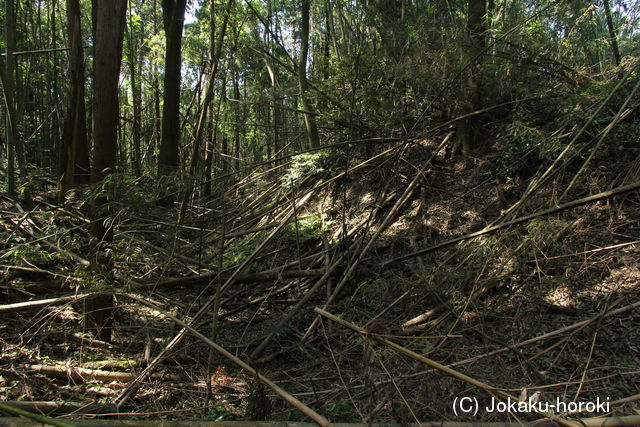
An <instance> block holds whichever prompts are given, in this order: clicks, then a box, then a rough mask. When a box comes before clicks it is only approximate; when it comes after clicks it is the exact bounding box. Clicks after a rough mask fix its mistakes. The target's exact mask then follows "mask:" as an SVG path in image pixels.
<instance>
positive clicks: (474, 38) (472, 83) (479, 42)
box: [454, 0, 487, 156]
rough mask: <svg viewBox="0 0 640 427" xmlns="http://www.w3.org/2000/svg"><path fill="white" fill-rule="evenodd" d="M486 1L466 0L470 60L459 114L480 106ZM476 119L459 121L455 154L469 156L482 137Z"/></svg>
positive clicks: (468, 56) (468, 57)
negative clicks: (467, 0)
mask: <svg viewBox="0 0 640 427" xmlns="http://www.w3.org/2000/svg"><path fill="white" fill-rule="evenodd" d="M486 14H487V3H486V0H469V2H468V13H467V32H468V36H469V49H468V51H467V59H468V61H469V67H468V74H467V84H466V88H465V90H464V93H463V95H462V100H461V104H462V105H461V107H462V108H461V113H462V114H468V113H471V112H472V111H475V110H478V109H480V108H481V107H482V95H483V94H482V85H481V79H482V63H483V52H484V47H485V33H486V30H487V20H486ZM479 131H480V127H479V123H478V118H477V117H471V118H468V119H465V120H461V121H460V122H459V123H458V130H457V136H456V138H457V141H456V147H455V150H454V151H455V152H457V153H460V152H461V153H462V154H463V155H464V156H468V155H470V154H471V153H472V152H473V150H474V146H475V145H477V144H476V143H477V141H478V140H480V139H481V138H482V137H481V135H480V134H479Z"/></svg>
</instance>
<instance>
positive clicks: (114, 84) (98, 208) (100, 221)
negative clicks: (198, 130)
mask: <svg viewBox="0 0 640 427" xmlns="http://www.w3.org/2000/svg"><path fill="white" fill-rule="evenodd" d="M92 6H93V7H92V15H93V34H94V36H93V37H94V53H93V56H94V58H93V61H94V65H93V76H94V78H93V167H92V169H91V181H92V183H93V184H94V185H95V186H96V188H100V187H103V188H106V190H105V189H102V190H101V191H100V192H99V194H98V195H97V196H96V197H95V199H94V201H93V205H92V212H91V216H92V218H91V219H92V229H91V255H92V256H91V263H92V267H93V269H94V271H95V272H96V273H97V274H98V276H99V277H100V276H102V278H103V279H107V280H108V279H109V278H110V276H111V274H112V271H111V270H112V260H111V257H110V255H109V254H110V251H109V246H110V244H111V243H112V242H113V224H112V222H111V218H112V216H113V212H112V201H110V200H109V198H110V196H111V195H110V187H111V185H109V184H110V182H109V177H110V175H111V174H113V173H114V172H115V169H116V157H117V151H118V150H117V147H118V146H117V138H118V120H119V103H118V78H119V76H120V62H121V59H122V43H123V38H124V23H125V11H126V6H127V0H113V1H110V2H105V1H103V0H93V1H92ZM113 303H114V300H113V295H111V294H99V295H95V296H93V297H90V298H87V300H86V302H85V304H84V326H85V328H86V329H87V330H89V331H90V332H92V333H94V335H95V336H96V337H97V338H98V339H100V340H103V341H111V327H112V323H113Z"/></svg>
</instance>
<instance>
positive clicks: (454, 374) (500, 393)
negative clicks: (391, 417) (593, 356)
mask: <svg viewBox="0 0 640 427" xmlns="http://www.w3.org/2000/svg"><path fill="white" fill-rule="evenodd" d="M313 311H315V312H316V313H318V314H319V315H321V316H324V317H326V318H327V319H329V320H331V321H333V322H336V323H338V324H340V325H342V326H344V327H347V328H349V329H351V330H353V331H355V332H358V333H359V334H361V335H363V336H364V337H365V338H367V339H373V340H374V341H376V342H378V343H380V344H383V345H385V346H387V347H389V348H391V349H392V350H394V351H396V352H398V353H400V354H403V355H405V356H407V357H410V358H412V359H414V360H417V361H419V362H421V363H424V364H426V365H428V366H431V367H432V368H435V369H437V370H438V371H441V372H444V373H446V374H448V375H450V376H452V377H454V378H457V379H459V380H461V381H464V382H466V383H468V384H471V385H472V386H474V387H477V388H480V389H482V390H485V391H487V392H488V393H489V394H492V395H495V396H499V397H502V398H504V399H509V400H512V401H518V400H519V399H518V398H517V397H516V396H512V395H510V394H509V393H507V392H505V391H502V390H500V389H498V388H496V387H493V386H491V385H489V384H486V383H483V382H481V381H478V380H476V379H475V378H472V377H470V376H468V375H465V374H463V373H461V372H458V371H456V370H454V369H451V368H450V367H448V366H445V365H443V364H441V363H438V362H436V361H435V360H432V359H429V358H427V357H424V356H422V355H420V354H418V353H415V352H413V351H411V350H409V349H408V348H406V347H402V346H401V345H399V344H396V343H394V342H393V341H389V340H387V339H385V338H382V337H380V336H378V335H376V334H370V333H368V332H367V331H366V330H365V329H363V328H361V327H359V326H357V325H354V324H353V323H350V322H348V321H346V320H344V319H341V318H339V317H337V316H334V315H333V314H331V313H329V312H328V311H325V310H323V309H321V308H319V307H316V308H314V309H313ZM538 413H540V412H538ZM541 415H543V416H544V417H546V418H548V419H550V420H553V421H557V422H559V423H560V424H563V425H565V426H572V427H578V426H580V425H581V424H578V423H574V422H572V421H568V420H565V419H564V418H561V417H557V416H553V415H549V414H544V413H541Z"/></svg>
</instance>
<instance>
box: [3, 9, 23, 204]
mask: <svg viewBox="0 0 640 427" xmlns="http://www.w3.org/2000/svg"><path fill="white" fill-rule="evenodd" d="M4 37H5V43H6V45H5V52H6V64H1V65H3V67H2V87H3V92H4V100H5V108H6V111H7V115H6V127H5V129H6V133H7V186H8V191H9V194H11V195H14V194H16V176H15V164H16V163H15V162H16V152H19V151H20V148H19V147H20V137H19V135H18V127H17V126H18V124H17V116H18V114H17V107H16V101H15V74H14V73H15V69H16V59H15V56H14V55H13V52H14V51H15V49H16V14H15V0H6V1H5V10H4Z"/></svg>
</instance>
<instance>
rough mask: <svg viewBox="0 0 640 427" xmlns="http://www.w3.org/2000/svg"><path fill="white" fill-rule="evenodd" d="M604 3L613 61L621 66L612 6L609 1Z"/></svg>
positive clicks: (605, 0) (603, 0)
mask: <svg viewBox="0 0 640 427" xmlns="http://www.w3.org/2000/svg"><path fill="white" fill-rule="evenodd" d="M602 3H604V13H605V16H606V19H607V28H608V30H609V44H611V51H612V52H613V60H614V61H615V63H616V66H618V65H620V49H619V48H618V38H617V36H616V29H615V27H614V26H613V19H612V17H611V6H610V5H609V0H602Z"/></svg>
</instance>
